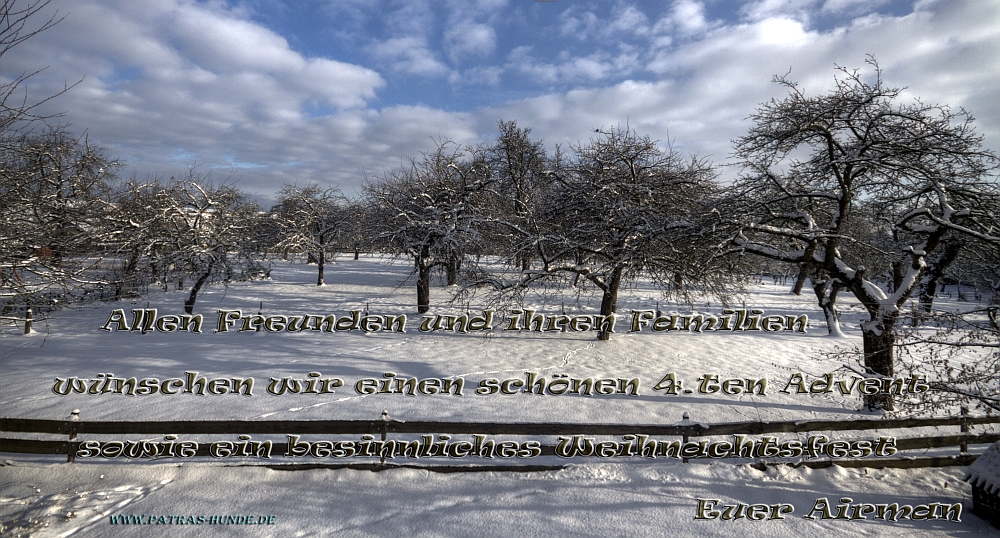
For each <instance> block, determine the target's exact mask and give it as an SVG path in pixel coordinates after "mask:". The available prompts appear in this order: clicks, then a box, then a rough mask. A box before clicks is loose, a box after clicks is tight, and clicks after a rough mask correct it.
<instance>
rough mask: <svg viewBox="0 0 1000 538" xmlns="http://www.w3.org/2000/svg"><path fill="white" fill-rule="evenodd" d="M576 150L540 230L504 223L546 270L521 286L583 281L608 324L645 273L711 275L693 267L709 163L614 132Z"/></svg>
mask: <svg viewBox="0 0 1000 538" xmlns="http://www.w3.org/2000/svg"><path fill="white" fill-rule="evenodd" d="M573 150H574V157H573V159H572V161H571V162H568V163H566V165H565V166H564V167H561V168H559V169H553V170H550V171H549V172H548V174H547V179H548V184H547V185H546V186H545V189H544V192H543V193H540V194H539V196H538V198H539V200H538V202H537V204H536V206H535V208H534V214H533V215H532V216H531V221H533V224H534V226H536V228H535V229H525V228H519V226H520V223H519V222H514V223H507V226H508V227H509V228H511V229H514V230H517V233H518V234H519V235H520V238H521V240H520V241H519V243H518V245H519V248H521V249H524V250H525V252H524V253H523V254H521V255H522V256H526V255H530V256H532V257H534V258H535V259H539V260H541V263H542V267H541V268H540V269H537V270H535V269H530V270H525V271H522V275H521V278H522V280H521V282H520V284H521V285H522V286H527V285H531V284H533V283H535V282H538V281H540V280H551V279H553V278H559V277H560V275H567V274H569V275H573V276H574V282H575V283H576V282H579V279H581V278H582V279H583V280H584V281H586V282H589V283H590V284H592V285H593V286H595V287H597V288H598V289H599V290H600V291H601V294H602V298H601V311H600V313H601V314H602V315H605V316H607V315H611V314H613V313H615V312H616V310H617V308H618V292H619V290H620V289H621V286H622V284H623V282H626V281H627V280H629V279H632V278H635V277H636V276H638V275H640V274H645V275H652V276H653V277H654V278H655V279H656V280H657V281H659V282H661V283H667V282H674V281H677V280H683V278H684V277H689V278H691V279H693V280H694V279H703V278H708V277H709V273H710V271H706V270H704V269H706V267H705V266H701V267H700V268H697V265H698V264H697V262H698V254H697V253H698V252H699V249H697V248H696V245H697V243H698V241H699V240H700V238H701V237H703V236H702V235H701V232H702V231H703V230H702V229H701V228H699V226H698V222H699V220H700V219H701V218H702V215H704V213H705V212H706V211H707V209H708V205H709V202H710V199H711V197H712V196H713V194H714V191H715V183H714V178H715V172H714V171H713V169H712V168H711V167H710V166H709V165H708V164H707V163H706V162H705V161H704V160H699V159H694V158H693V159H690V160H685V159H684V158H683V157H682V156H681V155H680V154H679V153H677V152H674V151H673V150H667V151H664V150H662V149H660V147H659V146H658V145H657V144H656V142H654V141H653V140H651V139H650V138H649V137H648V136H639V135H638V134H636V133H635V132H634V131H632V130H630V129H617V128H615V129H610V130H607V131H598V136H597V138H594V139H591V140H590V142H589V143H587V144H584V145H582V146H577V147H574V148H573ZM702 252H704V251H703V250H702ZM708 258H709V257H708V256H706V257H705V259H708ZM599 338H600V339H601V340H607V339H609V338H610V334H609V333H607V332H604V331H602V332H601V333H600V335H599Z"/></svg>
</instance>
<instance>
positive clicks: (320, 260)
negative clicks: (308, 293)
mask: <svg viewBox="0 0 1000 538" xmlns="http://www.w3.org/2000/svg"><path fill="white" fill-rule="evenodd" d="M316 267H317V276H316V285H317V286H322V285H323V284H324V282H323V269H324V268H325V267H326V252H324V251H323V248H322V246H321V248H320V249H319V256H317V257H316Z"/></svg>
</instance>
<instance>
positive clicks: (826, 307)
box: [813, 278, 844, 337]
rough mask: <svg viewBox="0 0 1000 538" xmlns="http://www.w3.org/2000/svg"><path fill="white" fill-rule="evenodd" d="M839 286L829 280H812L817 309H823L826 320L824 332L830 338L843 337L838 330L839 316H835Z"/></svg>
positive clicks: (841, 332)
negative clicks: (817, 304)
mask: <svg viewBox="0 0 1000 538" xmlns="http://www.w3.org/2000/svg"><path fill="white" fill-rule="evenodd" d="M840 288H841V285H840V284H839V283H838V282H836V281H833V280H831V279H829V278H824V279H818V278H817V279H815V280H813V291H815V292H816V299H817V300H818V301H819V307H820V308H821V309H823V317H824V318H826V330H827V334H829V335H830V336H836V337H841V336H844V333H843V331H841V330H840V316H839V315H838V314H837V293H839V292H840Z"/></svg>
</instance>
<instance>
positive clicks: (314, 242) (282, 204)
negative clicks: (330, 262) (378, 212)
mask: <svg viewBox="0 0 1000 538" xmlns="http://www.w3.org/2000/svg"><path fill="white" fill-rule="evenodd" d="M271 214H272V215H273V216H274V217H275V218H276V220H277V222H278V226H279V227H280V230H281V240H280V241H279V242H278V244H277V245H276V248H279V249H281V250H283V251H288V250H293V251H297V252H302V253H304V254H306V255H307V256H308V257H309V259H310V260H314V261H315V262H316V265H317V277H316V285H317V286H322V285H323V269H324V268H325V266H326V259H327V253H328V252H333V253H334V254H336V247H337V244H338V242H339V241H341V240H343V239H344V238H346V237H347V236H348V231H349V230H348V229H349V227H350V225H351V222H352V220H353V215H352V214H351V213H350V212H349V211H348V203H347V198H346V197H344V195H343V193H341V192H340V189H337V188H330V189H325V190H324V189H320V188H319V187H318V186H316V185H310V186H308V187H303V188H299V187H296V186H294V185H285V186H284V187H283V188H282V189H281V191H280V192H279V193H278V205H277V206H275V207H274V208H273V209H272V210H271Z"/></svg>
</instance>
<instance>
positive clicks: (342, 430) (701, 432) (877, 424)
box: [0, 410, 1000, 470]
mask: <svg viewBox="0 0 1000 538" xmlns="http://www.w3.org/2000/svg"><path fill="white" fill-rule="evenodd" d="M78 416H79V415H78V411H77V410H74V415H73V417H74V418H77V417H78ZM997 423H1000V417H992V416H987V417H971V416H961V417H949V418H931V419H916V418H906V419H888V420H869V419H859V420H805V421H779V422H733V423H721V424H700V423H695V422H691V421H690V420H688V419H687V413H685V420H684V421H682V422H681V423H679V424H672V425H660V424H570V423H496V422H437V421H413V422H404V421H399V420H395V419H390V418H389V417H388V415H387V414H386V413H383V416H382V418H381V419H376V420H302V421H296V420H243V421H240V420H229V421H203V420H183V421H78V420H46V419H22V418H0V432H11V433H15V432H16V433H33V434H57V435H66V436H68V439H67V440H65V441H61V440H38V439H14V438H0V452H11V453H26V454H66V455H67V456H68V457H67V461H74V456H75V454H76V453H77V451H78V450H80V448H81V445H83V443H85V441H83V440H78V439H77V436H78V435H82V434H91V435H129V434H169V435H174V436H176V435H182V434H187V435H203V434H212V435H225V434H240V435H249V434H263V435H292V434H294V435H295V436H300V435H352V434H353V435H358V434H362V435H365V434H367V435H379V436H380V437H381V440H382V441H385V440H386V435H387V434H424V435H425V436H426V435H427V434H434V435H443V434H448V435H452V434H472V435H513V436H532V435H533V436H565V435H572V436H583V435H593V436H637V435H642V436H650V437H652V436H666V437H681V438H683V440H684V442H685V443H687V442H688V441H689V439H691V438H696V437H709V436H728V435H760V434H767V433H807V432H835V431H860V430H883V431H884V430H897V429H912V428H924V427H942V426H958V427H959V429H960V432H959V433H958V434H957V435H939V436H931V437H904V438H895V449H896V451H898V452H897V453H899V452H902V451H915V450H926V449H934V448H942V447H954V446H957V447H960V453H959V454H956V455H943V456H940V455H939V456H924V457H916V456H907V455H903V457H897V458H868V457H866V458H853V459H848V458H829V459H819V460H806V459H800V460H799V461H795V460H794V459H791V460H790V459H789V458H770V457H758V458H755V459H753V460H752V461H755V462H757V463H758V464H759V463H761V462H763V461H766V460H783V462H784V463H791V464H793V465H796V466H798V465H804V466H807V467H813V468H821V467H829V466H831V465H838V466H841V467H872V468H883V467H897V468H914V467H944V466H951V465H969V464H971V463H972V462H973V461H975V459H976V458H977V457H978V455H977V454H970V453H969V452H968V446H969V445H978V444H988V443H993V442H995V441H998V440H1000V433H996V432H991V433H980V434H973V433H970V428H971V426H973V425H977V424H997ZM575 442H576V441H575V440H574V443H575ZM268 443H270V441H269V442H268ZM268 446H269V452H270V451H272V450H273V451H275V452H276V453H279V454H283V453H285V452H287V451H288V449H289V447H288V443H280V442H274V443H273V444H269V445H268ZM539 448H540V453H539V454H537V455H540V456H556V455H560V454H559V453H558V452H557V447H556V446H555V445H539ZM209 449H210V447H209V445H207V444H205V443H202V444H200V445H198V446H197V448H196V450H195V451H194V452H193V455H194V456H198V457H208V456H212V455H213V454H211V453H210V450H209ZM357 457H361V456H357ZM357 457H356V458H357ZM375 457H378V455H375ZM390 457H391V456H390ZM431 457H435V456H431ZM668 459H669V458H668ZM690 459H703V458H699V457H694V458H684V460H683V461H685V462H687V461H689V460H690ZM269 463H271V465H273V462H269ZM380 464H381V465H383V466H396V467H398V466H399V465H393V464H385V455H384V454H383V456H382V458H381V460H380ZM269 466H270V465H269ZM324 466H329V465H301V464H299V465H295V466H294V468H314V467H324ZM343 466H344V465H340V467H343ZM408 466H409V465H408ZM284 467H286V468H287V467H288V466H287V465H286V466H284ZM360 467H365V468H367V467H372V466H371V465H368V464H366V465H361V466H360ZM377 467H378V465H376V466H374V467H372V468H377ZM450 467H452V466H449V468H450ZM468 467H470V468H472V466H468ZM516 467H525V466H523V465H522V466H511V468H516ZM490 469H493V467H490ZM522 470H523V469H522Z"/></svg>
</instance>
